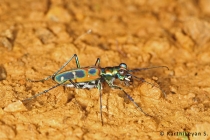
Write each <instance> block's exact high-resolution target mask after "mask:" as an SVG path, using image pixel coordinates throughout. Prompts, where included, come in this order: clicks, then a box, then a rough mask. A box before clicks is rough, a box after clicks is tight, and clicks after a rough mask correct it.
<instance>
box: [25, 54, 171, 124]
mask: <svg viewBox="0 0 210 140" xmlns="http://www.w3.org/2000/svg"><path fill="white" fill-rule="evenodd" d="M73 58H75V61H76V66H77V68H76V69H70V70H67V71H64V72H61V70H62V69H63V68H64V67H66V65H67V64H68V63H69V62H70V61H71V60H72V59H73ZM160 67H165V68H167V69H168V67H166V66H157V67H150V68H136V69H131V70H128V69H127V65H126V64H125V63H121V64H120V65H119V66H113V67H105V68H101V67H100V59H99V58H98V59H97V60H96V63H95V65H94V66H88V67H80V64H79V59H78V57H77V55H76V54H74V55H73V56H72V57H71V58H70V59H69V60H68V61H67V62H66V63H64V64H63V65H62V66H61V67H60V69H59V70H58V71H56V72H55V73H54V74H53V75H51V76H48V77H46V78H44V79H41V80H29V81H31V82H43V81H46V80H48V79H52V80H54V81H55V82H56V83H57V85H55V86H52V87H51V88H49V89H47V90H44V91H42V92H40V93H38V94H35V95H34V96H32V97H30V98H27V99H25V100H22V101H23V102H24V101H27V100H30V99H33V98H36V97H37V96H40V95H42V94H44V93H46V92H48V91H50V90H52V89H54V88H56V87H58V86H66V87H74V88H80V89H84V88H88V89H90V88H97V89H98V91H99V97H100V98H99V100H100V118H101V122H102V125H103V118H102V93H101V89H102V82H105V83H107V84H108V85H109V86H110V87H111V88H113V89H119V90H121V91H122V92H123V93H124V94H125V95H126V96H127V98H128V99H129V100H130V101H131V102H133V104H134V105H135V106H136V107H137V109H138V110H140V111H141V112H143V113H144V114H145V115H147V113H145V112H144V111H143V110H142V108H141V107H140V106H139V105H138V104H137V103H136V102H135V101H134V99H133V98H132V97H131V96H130V95H129V94H128V93H127V92H125V90H124V89H123V88H121V87H120V86H117V85H114V83H113V82H114V80H115V79H119V80H121V81H123V82H124V83H125V85H128V86H129V85H130V84H132V82H133V78H135V79H137V80H141V81H142V82H146V83H147V84H150V85H152V86H153V87H157V86H155V85H154V84H152V83H149V82H147V81H145V80H144V79H143V78H139V77H136V76H134V75H133V74H131V73H132V72H135V71H142V70H147V69H153V68H160ZM157 88H159V87H157ZM162 92H163V91H162ZM163 93H164V92H163Z"/></svg>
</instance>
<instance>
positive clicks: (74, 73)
mask: <svg viewBox="0 0 210 140" xmlns="http://www.w3.org/2000/svg"><path fill="white" fill-rule="evenodd" d="M72 74H73V75H74V77H73V78H74V79H75V78H77V76H76V72H75V71H72Z"/></svg>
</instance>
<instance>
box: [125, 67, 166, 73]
mask: <svg viewBox="0 0 210 140" xmlns="http://www.w3.org/2000/svg"><path fill="white" fill-rule="evenodd" d="M155 68H166V69H168V70H169V68H168V67H167V66H154V67H149V68H136V69H132V70H128V71H129V72H135V71H142V70H148V69H155Z"/></svg>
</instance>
